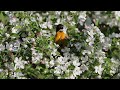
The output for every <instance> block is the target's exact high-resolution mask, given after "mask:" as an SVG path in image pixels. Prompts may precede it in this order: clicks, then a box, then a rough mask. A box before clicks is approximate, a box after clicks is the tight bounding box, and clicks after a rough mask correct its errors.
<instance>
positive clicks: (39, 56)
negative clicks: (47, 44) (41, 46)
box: [31, 47, 43, 63]
mask: <svg viewBox="0 0 120 90" xmlns="http://www.w3.org/2000/svg"><path fill="white" fill-rule="evenodd" d="M31 50H32V63H38V62H40V60H41V59H42V58H43V54H42V53H38V52H37V50H35V49H34V47H33V48H31Z"/></svg>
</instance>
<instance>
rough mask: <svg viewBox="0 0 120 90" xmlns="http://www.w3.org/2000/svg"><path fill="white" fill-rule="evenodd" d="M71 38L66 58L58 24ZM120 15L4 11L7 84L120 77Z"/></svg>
mask: <svg viewBox="0 0 120 90" xmlns="http://www.w3.org/2000/svg"><path fill="white" fill-rule="evenodd" d="M58 24H63V25H64V27H65V28H66V29H67V33H68V35H69V38H70V39H69V41H68V46H67V47H65V48H64V49H62V50H61V51H62V52H63V56H61V54H60V53H59V52H58V51H57V49H58V47H59V46H58V45H56V44H55V43H54V37H55V34H56V30H55V25H58ZM119 38H120V11H44V12H43V11H1V12H0V78H1V79H113V78H120V70H119V66H120V39H119Z"/></svg>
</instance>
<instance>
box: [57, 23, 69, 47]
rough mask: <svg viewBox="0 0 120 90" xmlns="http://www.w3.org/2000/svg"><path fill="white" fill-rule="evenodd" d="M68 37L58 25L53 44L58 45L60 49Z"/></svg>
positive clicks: (61, 26)
mask: <svg viewBox="0 0 120 90" xmlns="http://www.w3.org/2000/svg"><path fill="white" fill-rule="evenodd" d="M67 38H68V35H67V34H66V32H64V31H63V25H61V24H59V25H58V26H57V29H56V36H55V43H56V44H59V46H60V47H64V46H66V44H67V42H66V39H67Z"/></svg>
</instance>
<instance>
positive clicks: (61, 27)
mask: <svg viewBox="0 0 120 90" xmlns="http://www.w3.org/2000/svg"><path fill="white" fill-rule="evenodd" d="M60 29H63V25H62V24H58V25H57V26H56V32H57V31H59V30H60Z"/></svg>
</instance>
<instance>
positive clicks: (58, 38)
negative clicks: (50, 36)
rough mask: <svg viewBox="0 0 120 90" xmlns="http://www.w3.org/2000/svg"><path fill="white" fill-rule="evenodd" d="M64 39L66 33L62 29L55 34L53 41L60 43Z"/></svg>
mask: <svg viewBox="0 0 120 90" xmlns="http://www.w3.org/2000/svg"><path fill="white" fill-rule="evenodd" d="M65 39H66V34H65V33H64V32H62V31H58V32H57V33H56V36H55V43H57V44H62V43H64V41H65Z"/></svg>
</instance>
